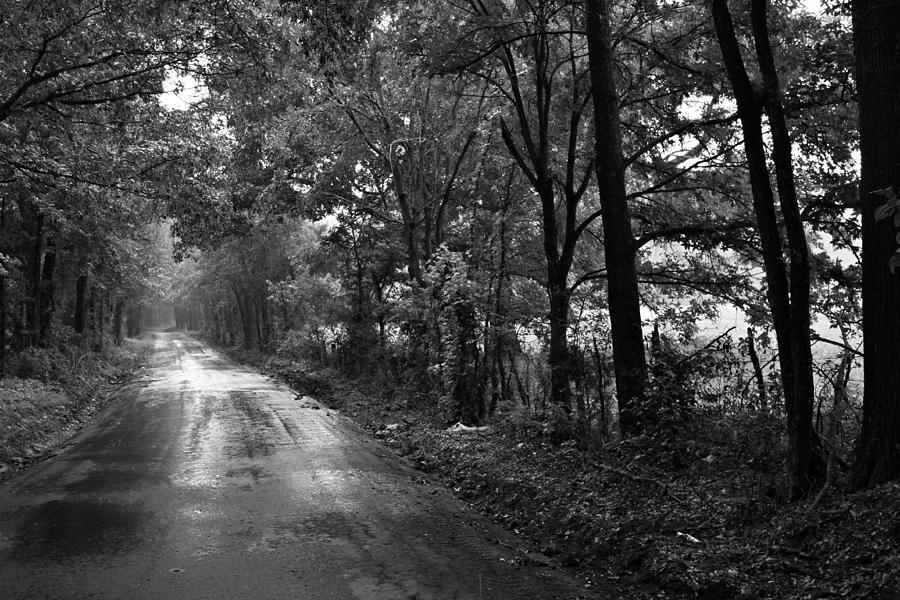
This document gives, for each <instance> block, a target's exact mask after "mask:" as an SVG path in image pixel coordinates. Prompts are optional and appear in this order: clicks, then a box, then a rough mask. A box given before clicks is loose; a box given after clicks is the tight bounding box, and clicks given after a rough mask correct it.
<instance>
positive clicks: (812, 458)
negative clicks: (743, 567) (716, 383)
mask: <svg viewBox="0 0 900 600" xmlns="http://www.w3.org/2000/svg"><path fill="white" fill-rule="evenodd" d="M712 12H713V21H714V23H715V28H716V34H717V37H718V40H719V46H720V48H721V50H722V57H723V60H724V62H725V67H726V71H727V73H728V79H729V81H730V83H731V88H732V90H733V92H734V95H735V99H736V101H737V105H738V116H739V118H740V121H741V128H742V130H743V134H744V151H745V153H746V160H747V165H748V167H749V170H750V185H751V193H752V196H753V207H754V211H755V213H756V225H757V231H758V233H759V237H760V240H761V242H762V253H763V262H764V265H765V271H766V283H767V285H768V301H769V309H770V310H771V312H772V320H773V323H774V326H775V334H776V338H777V340H778V352H779V355H778V356H779V362H780V364H781V379H782V385H783V387H784V394H785V412H786V414H787V426H788V454H789V457H788V474H789V479H790V488H791V492H790V494H791V497H792V498H799V497H801V496H804V495H805V494H806V493H807V492H809V490H810V489H811V488H812V487H813V486H814V485H816V483H817V482H819V481H820V480H821V478H822V476H823V465H824V463H823V461H822V459H821V457H820V456H818V455H817V454H816V450H817V447H818V439H817V437H816V434H815V431H814V430H813V423H812V416H813V406H814V393H815V389H814V387H813V369H812V366H813V362H812V351H811V349H810V261H809V248H808V246H807V241H806V233H805V231H804V227H803V221H802V218H801V215H800V206H799V203H798V200H797V192H796V185H795V182H794V167H793V164H792V159H791V138H790V133H789V130H788V126H787V120H786V118H785V113H784V105H783V102H782V96H781V89H780V84H779V81H778V73H777V69H776V65H775V58H774V56H773V54H772V48H771V42H770V40H769V31H768V17H767V6H766V0H751V3H750V20H751V28H752V32H753V40H754V47H755V49H756V58H757V61H758V65H759V69H760V75H761V80H762V86H761V87H759V86H757V85H754V83H753V82H752V81H751V80H750V77H749V75H748V74H747V70H746V67H745V65H744V59H743V57H742V56H741V50H740V45H739V44H738V40H737V36H736V35H735V30H734V25H733V22H732V18H731V12H730V10H729V8H728V3H727V0H713V3H712ZM763 111H765V114H766V115H767V117H768V123H769V129H770V132H771V135H772V151H771V158H772V162H773V164H774V168H775V180H776V182H777V188H778V200H779V203H780V206H781V214H782V217H783V219H784V226H785V231H786V237H787V256H785V250H784V246H783V243H784V242H783V240H782V234H781V231H780V229H779V224H778V215H777V213H776V208H775V194H774V192H773V190H772V186H771V183H770V174H769V167H768V164H767V162H766V144H765V138H764V133H763V127H762V113H763Z"/></svg>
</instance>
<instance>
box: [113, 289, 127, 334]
mask: <svg viewBox="0 0 900 600" xmlns="http://www.w3.org/2000/svg"><path fill="white" fill-rule="evenodd" d="M124 310H125V301H124V300H122V299H121V298H119V299H118V300H116V308H115V311H114V313H113V337H114V339H115V340H116V346H121V345H122V340H123V338H124V330H123V328H122V322H123V321H124Z"/></svg>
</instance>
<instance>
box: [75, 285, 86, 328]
mask: <svg viewBox="0 0 900 600" xmlns="http://www.w3.org/2000/svg"><path fill="white" fill-rule="evenodd" d="M87 291H88V276H87V274H81V275H79V276H78V281H77V282H76V283H75V333H79V334H81V335H84V328H85V325H87Z"/></svg>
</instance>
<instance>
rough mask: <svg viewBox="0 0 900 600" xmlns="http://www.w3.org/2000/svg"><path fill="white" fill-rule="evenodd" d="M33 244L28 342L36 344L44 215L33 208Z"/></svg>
mask: <svg viewBox="0 0 900 600" xmlns="http://www.w3.org/2000/svg"><path fill="white" fill-rule="evenodd" d="M35 213H36V216H35V220H34V246H33V251H32V254H31V305H30V306H29V309H28V329H29V330H30V332H31V340H30V343H31V344H34V345H37V344H38V341H39V337H40V331H41V265H42V263H43V258H44V215H43V214H42V213H41V212H40V211H39V210H37V208H35Z"/></svg>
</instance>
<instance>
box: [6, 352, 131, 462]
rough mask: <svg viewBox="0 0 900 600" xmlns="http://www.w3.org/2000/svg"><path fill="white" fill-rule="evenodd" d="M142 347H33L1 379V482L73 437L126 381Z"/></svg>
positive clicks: (19, 357) (16, 358)
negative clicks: (103, 349)
mask: <svg viewBox="0 0 900 600" xmlns="http://www.w3.org/2000/svg"><path fill="white" fill-rule="evenodd" d="M140 354H141V350H140V346H139V344H138V343H137V342H135V343H132V344H131V345H130V346H129V347H123V348H115V349H114V350H111V351H109V352H104V353H96V352H85V351H83V350H81V349H79V348H73V347H63V348H61V349H55V348H54V349H42V348H33V349H29V350H28V351H26V352H23V353H21V354H18V355H16V356H15V357H13V359H12V360H11V361H10V363H9V365H8V371H9V372H10V373H11V374H12V375H13V376H10V377H6V378H2V379H0V480H3V479H6V478H8V477H10V476H12V475H13V474H15V473H16V472H18V471H20V470H22V469H23V468H25V467H27V466H28V465H30V464H32V463H34V462H36V461H38V460H40V459H41V458H42V457H43V456H44V455H46V454H47V453H48V452H50V451H52V450H53V448H54V447H55V446H56V445H58V444H59V443H60V442H61V441H63V440H65V439H66V438H68V437H70V436H71V435H73V434H74V433H75V432H76V431H77V430H78V429H80V428H81V427H82V426H84V424H85V423H87V422H88V420H89V419H90V418H91V416H92V415H94V414H95V413H96V412H97V411H98V410H100V409H101V408H103V407H104V406H105V405H106V404H107V402H108V401H109V400H110V398H111V397H112V394H113V392H114V390H115V388H116V386H118V385H120V384H122V383H123V382H125V381H128V380H130V378H131V376H132V374H133V373H134V371H135V369H136V368H137V366H138V365H139V363H140Z"/></svg>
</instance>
